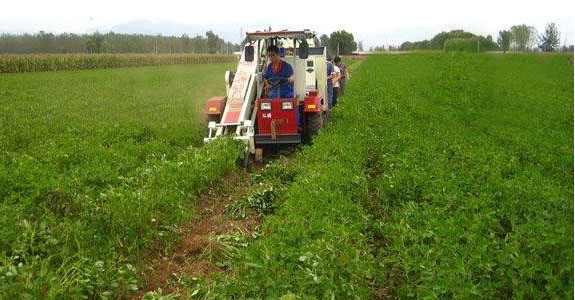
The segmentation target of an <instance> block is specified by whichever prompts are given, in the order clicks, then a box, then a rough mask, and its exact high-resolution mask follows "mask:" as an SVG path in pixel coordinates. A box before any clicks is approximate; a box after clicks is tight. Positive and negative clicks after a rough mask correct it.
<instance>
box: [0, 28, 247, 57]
mask: <svg viewBox="0 0 575 300" xmlns="http://www.w3.org/2000/svg"><path fill="white" fill-rule="evenodd" d="M239 50H240V45H238V44H234V43H231V42H226V41H225V40H224V39H222V38H221V37H219V36H218V35H217V34H215V33H214V32H213V31H208V32H206V34H205V35H196V36H193V37H190V36H188V35H187V34H183V35H182V36H163V35H146V34H121V33H114V32H108V33H99V32H95V33H92V34H74V33H62V34H53V33H47V32H44V31H40V32H38V33H36V34H27V33H25V34H7V33H4V34H1V35H0V53H13V54H21V53H233V52H235V51H239Z"/></svg>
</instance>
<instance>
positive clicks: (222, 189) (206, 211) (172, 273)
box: [130, 171, 261, 299]
mask: <svg viewBox="0 0 575 300" xmlns="http://www.w3.org/2000/svg"><path fill="white" fill-rule="evenodd" d="M238 172H239V173H236V172H233V173H232V174H229V175H227V176H225V177H223V178H222V179H220V180H218V182H217V183H216V184H214V185H213V187H211V188H208V189H207V190H206V191H205V192H204V193H203V194H202V195H201V196H200V198H199V200H198V203H197V215H196V216H195V218H194V219H193V220H192V221H191V222H189V223H188V224H184V225H183V226H182V227H181V230H180V233H181V234H182V239H181V241H180V242H179V244H178V245H177V246H176V247H175V248H174V249H173V250H172V251H170V253H169V254H168V255H165V254H163V253H161V252H157V253H151V254H149V255H147V256H148V257H147V258H145V264H144V265H147V266H148V267H147V268H145V269H143V270H141V273H142V277H143V278H145V279H144V284H143V288H142V289H140V290H139V291H138V292H136V293H134V294H133V295H131V297H130V298H131V299H140V298H141V297H142V296H143V295H144V294H145V293H147V292H149V291H155V290H157V289H158V288H160V289H161V290H162V291H163V292H164V293H179V292H183V287H182V286H178V285H174V284H170V281H172V282H173V281H176V280H177V279H178V277H180V276H182V275H185V276H188V277H190V278H193V277H200V276H202V277H209V276H210V275H211V274H213V273H216V272H226V270H225V267H222V266H221V265H218V264H217V260H215V259H214V258H213V256H211V255H204V254H205V253H206V251H207V252H209V251H210V249H209V247H210V246H211V243H213V237H215V236H218V235H221V234H225V233H228V232H232V231H235V232H237V231H240V232H244V233H251V232H253V231H254V229H255V228H256V226H257V225H258V224H259V223H260V219H261V218H260V216H259V215H258V214H249V215H247V216H246V217H245V218H243V219H240V220H238V219H235V218H234V217H233V216H231V215H230V214H228V213H226V212H225V207H226V205H227V204H229V203H232V202H233V201H235V200H236V199H238V198H239V197H242V195H243V194H244V192H245V190H246V188H247V187H249V186H250V185H251V179H250V176H246V174H244V173H242V172H244V171H238ZM156 249H161V247H157V248H156Z"/></svg>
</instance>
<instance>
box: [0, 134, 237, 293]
mask: <svg viewBox="0 0 575 300" xmlns="http://www.w3.org/2000/svg"><path fill="white" fill-rule="evenodd" d="M242 151H243V149H242V148H241V147H239V145H238V143H237V142H236V141H232V140H227V139H222V140H218V141H216V142H213V143H210V144H208V145H206V146H204V147H201V148H189V149H186V150H184V151H182V152H181V153H180V154H179V155H177V156H176V157H174V158H173V159H166V158H165V157H157V158H155V159H154V158H149V160H148V163H147V164H145V165H144V166H142V167H140V168H138V170H136V171H135V172H133V173H132V174H133V175H132V176H129V177H119V178H117V179H114V183H112V182H110V183H108V184H107V187H106V188H103V189H102V190H101V192H100V193H98V194H94V193H90V192H87V193H86V194H83V193H82V192H81V191H80V192H79V190H78V189H76V188H74V184H75V183H74V182H64V183H56V182H50V174H49V173H42V171H48V172H49V170H43V168H42V162H41V161H38V160H37V159H35V158H33V157H31V156H25V155H24V156H22V155H19V154H17V153H12V154H11V153H8V152H7V153H6V155H3V156H2V158H1V161H0V162H1V163H0V167H2V168H5V169H4V170H3V169H0V176H2V177H0V182H2V186H1V188H0V197H1V198H3V205H2V206H0V236H1V237H2V239H0V249H2V252H1V254H0V262H1V264H0V274H1V275H0V299H22V298H26V297H31V298H35V299H40V298H41V299H80V298H82V297H88V298H101V299H108V298H116V297H118V296H121V295H123V294H126V293H128V292H130V291H134V290H136V289H137V288H138V281H137V280H138V279H137V275H136V273H135V268H134V267H133V266H132V265H133V264H134V263H136V262H137V259H138V258H139V257H140V256H141V254H142V251H143V249H145V248H148V247H151V246H153V245H155V243H157V242H161V241H162V240H171V239H173V237H174V232H175V231H176V230H177V224H180V223H182V222H183V221H185V220H188V219H189V218H190V217H191V216H193V214H194V204H195V200H196V195H197V193H198V192H200V191H201V190H202V189H203V188H205V187H206V186H207V184H208V183H209V182H211V181H212V180H214V179H216V178H218V177H220V176H221V175H222V174H225V173H227V172H229V171H230V170H232V169H234V168H235V162H236V159H237V158H238V157H239V155H240V153H241V152H242ZM8 170H9V171H10V172H8ZM32 170H36V172H34V171H32ZM18 174H23V175H26V176H27V177H26V178H21V177H20V176H18ZM43 181H47V182H44V183H43Z"/></svg>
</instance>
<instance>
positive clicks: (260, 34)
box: [243, 29, 315, 44]
mask: <svg viewBox="0 0 575 300" xmlns="http://www.w3.org/2000/svg"><path fill="white" fill-rule="evenodd" d="M314 37H315V34H314V33H313V32H311V31H310V30H309V29H304V30H296V31H290V30H287V29H286V30H280V31H255V32H247V33H246V39H245V40H244V42H243V43H244V44H247V43H251V42H253V41H257V40H262V39H296V40H300V41H305V40H307V39H311V38H314Z"/></svg>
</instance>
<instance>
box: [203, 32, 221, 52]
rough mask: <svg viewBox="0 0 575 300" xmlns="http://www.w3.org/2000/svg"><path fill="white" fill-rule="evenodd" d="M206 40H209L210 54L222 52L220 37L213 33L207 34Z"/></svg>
mask: <svg viewBox="0 0 575 300" xmlns="http://www.w3.org/2000/svg"><path fill="white" fill-rule="evenodd" d="M206 38H207V39H208V41H207V43H208V45H207V46H208V52H209V53H216V52H218V51H219V50H220V46H221V45H220V41H221V39H220V37H219V36H218V35H217V34H215V33H214V32H213V31H211V30H210V31H208V32H206Z"/></svg>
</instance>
